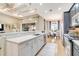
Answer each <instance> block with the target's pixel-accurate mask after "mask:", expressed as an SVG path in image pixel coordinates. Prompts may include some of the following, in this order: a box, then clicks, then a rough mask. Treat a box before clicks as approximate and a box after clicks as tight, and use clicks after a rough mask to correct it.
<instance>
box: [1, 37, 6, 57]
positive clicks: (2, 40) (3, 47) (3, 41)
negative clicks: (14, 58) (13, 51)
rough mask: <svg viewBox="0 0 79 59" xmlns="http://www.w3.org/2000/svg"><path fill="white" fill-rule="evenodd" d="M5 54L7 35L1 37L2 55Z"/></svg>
mask: <svg viewBox="0 0 79 59" xmlns="http://www.w3.org/2000/svg"><path fill="white" fill-rule="evenodd" d="M1 55H2V56H3V55H5V37H0V56H1Z"/></svg>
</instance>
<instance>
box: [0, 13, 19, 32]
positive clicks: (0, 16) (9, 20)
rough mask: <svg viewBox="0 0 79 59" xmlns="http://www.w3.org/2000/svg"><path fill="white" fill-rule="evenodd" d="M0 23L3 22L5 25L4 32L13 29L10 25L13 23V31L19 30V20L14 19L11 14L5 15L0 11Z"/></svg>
mask: <svg viewBox="0 0 79 59" xmlns="http://www.w3.org/2000/svg"><path fill="white" fill-rule="evenodd" d="M0 24H4V25H5V26H4V27H5V29H4V31H5V32H12V31H13V29H12V26H13V25H15V26H16V27H17V28H16V30H15V31H19V30H20V27H19V25H20V21H19V19H16V18H14V17H11V16H8V15H5V14H3V13H0Z"/></svg>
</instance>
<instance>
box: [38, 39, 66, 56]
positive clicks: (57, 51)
mask: <svg viewBox="0 0 79 59" xmlns="http://www.w3.org/2000/svg"><path fill="white" fill-rule="evenodd" d="M64 55H65V54H64V47H63V45H62V41H61V40H60V39H59V38H58V39H54V38H48V39H47V44H46V45H45V46H44V48H43V49H42V50H41V51H40V52H39V54H38V55H37V56H64Z"/></svg>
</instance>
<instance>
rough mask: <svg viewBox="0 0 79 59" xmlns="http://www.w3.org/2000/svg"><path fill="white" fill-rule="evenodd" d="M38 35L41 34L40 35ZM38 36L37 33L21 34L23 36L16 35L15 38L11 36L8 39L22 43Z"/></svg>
mask: <svg viewBox="0 0 79 59" xmlns="http://www.w3.org/2000/svg"><path fill="white" fill-rule="evenodd" d="M38 36H40V35H38ZM38 36H35V35H24V36H21V37H15V38H10V39H6V40H7V41H10V42H14V43H22V42H24V41H27V40H30V39H33V38H36V37H38Z"/></svg>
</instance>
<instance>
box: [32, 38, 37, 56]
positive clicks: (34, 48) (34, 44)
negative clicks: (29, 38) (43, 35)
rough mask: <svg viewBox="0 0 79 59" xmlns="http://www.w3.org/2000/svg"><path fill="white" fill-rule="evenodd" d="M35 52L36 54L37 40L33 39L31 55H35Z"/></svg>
mask: <svg viewBox="0 0 79 59" xmlns="http://www.w3.org/2000/svg"><path fill="white" fill-rule="evenodd" d="M37 52H38V39H37V38H35V39H34V40H33V53H34V55H35V54H36V53H37Z"/></svg>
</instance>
